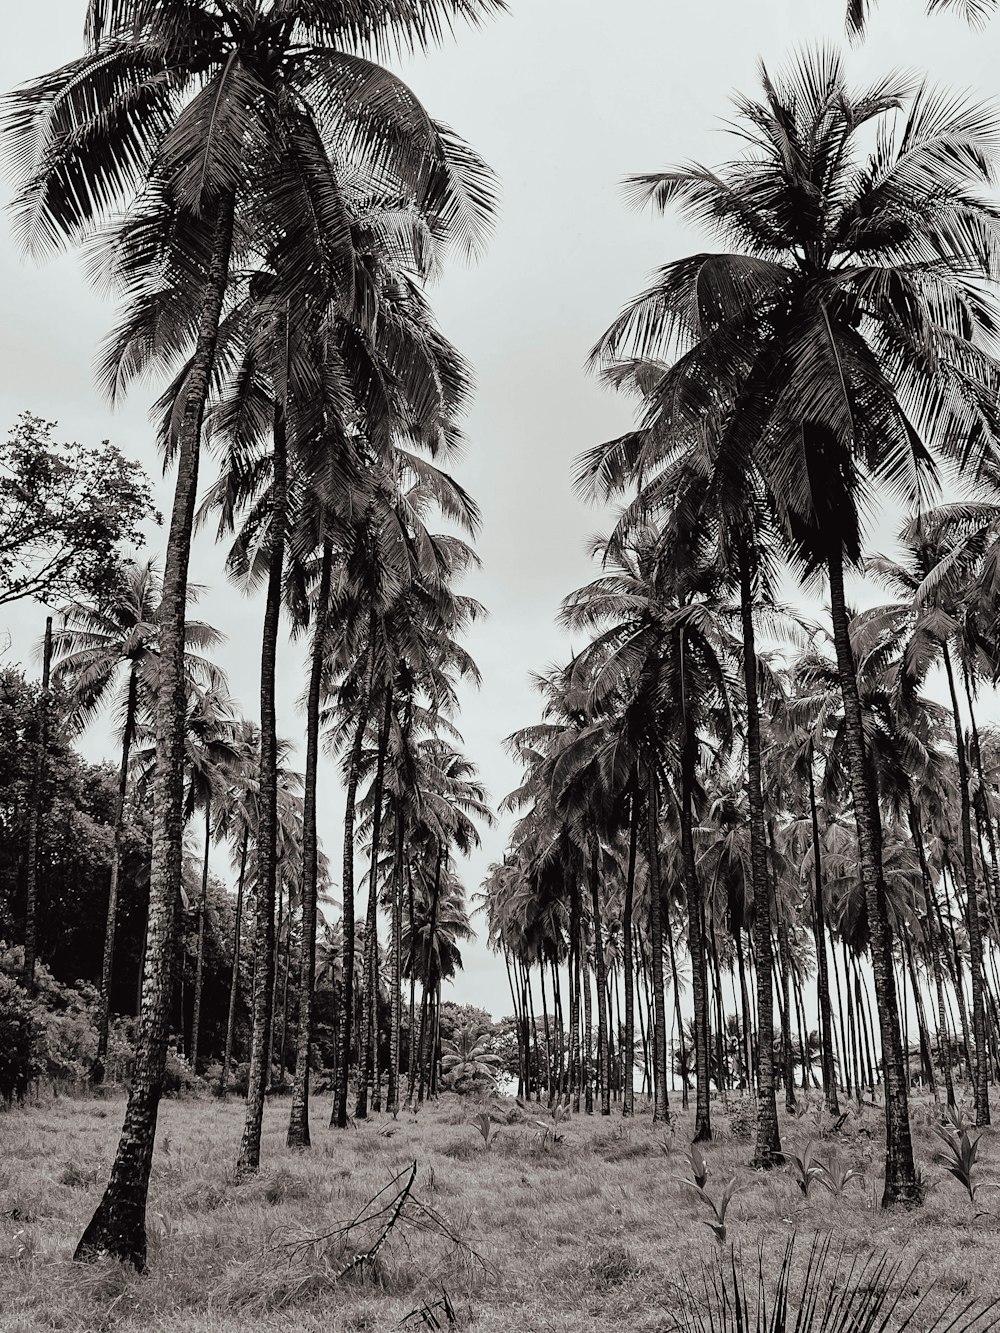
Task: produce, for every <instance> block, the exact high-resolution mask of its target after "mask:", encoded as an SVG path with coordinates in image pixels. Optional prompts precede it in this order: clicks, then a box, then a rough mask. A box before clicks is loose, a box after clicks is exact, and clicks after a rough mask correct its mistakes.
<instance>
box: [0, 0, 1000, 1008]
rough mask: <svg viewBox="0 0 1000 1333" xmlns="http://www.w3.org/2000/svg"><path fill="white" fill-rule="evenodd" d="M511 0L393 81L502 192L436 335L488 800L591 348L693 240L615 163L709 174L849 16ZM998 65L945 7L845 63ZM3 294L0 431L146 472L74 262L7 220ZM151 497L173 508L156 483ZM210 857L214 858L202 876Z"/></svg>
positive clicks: (473, 975) (233, 655) (335, 814)
mask: <svg viewBox="0 0 1000 1333" xmlns="http://www.w3.org/2000/svg"><path fill="white" fill-rule="evenodd" d="M509 4H510V13H509V14H508V16H507V17H505V18H500V19H497V20H496V21H495V22H493V23H491V24H490V25H489V26H488V27H487V28H485V29H483V30H481V31H460V32H459V34H458V40H457V41H456V42H454V43H452V44H451V45H449V46H448V47H447V48H446V49H443V50H442V51H440V52H436V53H434V54H433V55H431V56H428V57H420V58H418V59H414V60H412V61H410V62H409V63H408V64H407V65H406V67H405V70H404V72H405V75H406V77H407V79H408V80H409V82H410V83H411V85H412V86H413V88H414V89H415V90H416V92H417V93H418V94H419V95H420V96H421V98H422V99H423V101H424V103H425V105H426V106H427V108H428V109H429V110H430V112H431V113H432V114H433V115H435V116H437V117H439V118H441V119H443V120H445V121H447V122H448V123H449V124H451V125H453V126H454V127H455V128H456V129H457V130H458V131H459V132H460V133H461V134H462V135H464V136H465V137H466V138H467V139H469V140H470V141H471V142H472V143H473V144H474V145H475V146H476V147H477V149H478V150H479V151H480V153H482V155H483V156H484V157H485V158H486V159H487V161H489V162H490V164H491V165H492V166H493V168H494V169H495V170H496V171H497V173H498V174H499V176H500V178H501V180H502V183H503V207H502V216H501V220H500V224H499V227H498V230H497V235H496V238H495V241H494V242H493V244H492V246H491V248H490V252H489V255H488V257H487V258H486V259H485V260H484V261H483V262H482V263H480V264H479V265H478V266H477V267H475V268H472V269H463V268H453V269H452V270H451V271H449V273H448V274H447V275H446V276H445V278H444V279H443V281H442V282H441V283H440V284H439V286H438V288H437V289H436V292H435V294H434V304H435V308H436V310H437V312H438V315H439V319H440V323H441V325H442V327H443V329H444V330H445V332H446V333H447V334H448V335H449V337H450V338H452V339H453V340H454V341H455V342H456V343H457V344H458V346H459V347H460V348H461V349H462V351H463V352H464V353H465V354H466V355H467V356H468V357H469V358H470V359H471V361H472V363H473V365H474V366H475V369H476V375H477V382H478V393H477V398H476V402H475V406H474V408H473V409H472V411H471V413H470V416H469V418H468V422H467V433H468V436H469V440H470V447H469V450H468V453H467V456H466V458H465V459H464V460H463V461H462V463H461V464H460V465H459V467H458V468H457V469H456V471H457V475H458V477H459V479H460V481H461V482H462V483H463V485H465V486H466V487H467V488H468V489H469V490H470V491H471V492H472V494H473V495H474V496H476V497H477V499H478V500H479V502H480V505H481V507H482V510H483V514H484V520H485V522H484V530H483V533H482V536H481V538H480V540H479V543H478V549H479V553H480V555H481V557H482V560H483V570H482V572H481V573H480V574H479V575H477V576H476V577H475V578H474V580H472V582H471V584H470V587H469V591H470V592H471V593H473V594H474V595H475V596H477V597H478V598H479V599H480V600H481V601H482V602H484V603H485V605H486V606H487V608H488V609H489V612H490V617H489V619H488V620H487V621H486V622H484V623H483V624H481V625H479V626H477V627H476V628H475V630H474V632H473V633H472V634H471V636H470V639H469V647H470V649H471V651H472V653H473V655H474V656H475V658H476V660H477V662H478V663H479V666H480V668H481V670H482V674H483V688H482V690H481V692H480V693H479V694H478V695H470V696H468V697H467V699H466V702H465V706H464V710H463V714H462V718H461V720H460V726H461V729H462V731H463V733H464V736H465V741H466V748H467V751H468V753H469V754H470V755H471V756H472V757H473V758H474V760H475V761H476V762H477V763H478V765H479V767H480V770H481V773H482V776H483V778H484V780H485V781H486V783H487V784H488V786H489V788H490V790H491V792H492V794H493V796H494V798H495V799H496V800H497V801H499V799H500V798H501V797H502V796H503V795H504V794H505V793H506V792H507V791H508V790H509V789H510V788H511V787H512V786H514V785H515V784H516V781H517V772H516V770H515V769H514V767H513V766H512V765H511V763H510V762H509V761H508V759H507V758H506V756H505V755H504V753H503V749H502V740H503V738H504V737H505V736H506V735H508V734H509V733H510V732H511V731H513V730H514V729H515V728H517V727H519V726H522V725H525V724H526V723H528V722H531V721H533V720H534V719H535V717H536V716H537V712H538V703H537V697H536V696H535V695H534V693H533V692H532V689H531V685H530V681H529V673H530V672H531V671H532V670H536V669H541V668H544V667H545V666H547V665H548V664H550V663H552V662H555V661H558V660H562V659H563V658H565V656H566V654H567V644H566V642H565V641H564V640H563V639H562V638H561V636H560V635H559V634H558V633H557V632H556V630H555V629H554V625H553V618H554V613H555V611H556V608H557V606H558V603H559V601H560V599H561V597H562V596H563V595H564V594H565V593H567V592H568V591H570V590H571V589H572V588H574V587H577V586H579V585H580V584H581V583H582V582H584V581H586V579H587V578H588V577H589V576H590V571H589V569H588V565H587V561H586V557H585V554H584V544H585V541H586V538H587V536H588V535H589V534H590V533H591V532H592V531H593V530H594V527H595V523H596V521H597V520H596V518H595V515H594V514H593V513H591V512H589V511H587V510H586V509H585V508H584V507H583V506H581V505H580V504H579V503H578V502H577V501H576V500H575V499H574V497H573V495H572V492H571V488H570V482H569V476H570V463H571V460H572V459H573V457H574V456H575V455H576V454H577V453H578V452H580V451H581V450H582V449H584V448H586V447H588V446H590V445H592V444H594V443H596V442H598V441H600V440H602V439H606V438H610V437H611V436H613V435H614V434H616V433H618V432H620V431H622V430H623V429H626V428H627V427H628V426H629V424H630V420H629V416H628V412H627V408H626V406H625V404H624V403H623V402H619V401H616V400H615V399H614V398H613V397H612V396H611V395H609V394H608V393H606V392H605V391H603V390H601V389H599V388H598V387H597V386H596V385H595V384H594V383H593V382H592V381H590V380H589V379H588V378H587V376H586V375H585V374H584V370H583V365H584V360H585V358H586V354H587V351H588V349H589V347H590V346H591V345H592V343H593V342H594V340H595V339H596V338H597V336H598V335H599V334H600V333H601V332H602V331H603V329H604V328H605V327H606V326H607V324H608V323H609V322H610V320H611V319H612V318H613V316H614V315H615V313H616V311H617V309H618V308H619V306H620V305H621V304H622V303H623V302H624V300H625V299H626V298H627V297H628V296H629V295H630V294H632V293H634V292H635V291H637V290H638V289H639V288H640V287H641V286H642V285H643V283H644V281H645V279H646V277H647V275H648V274H649V272H650V270H651V269H653V268H654V267H655V266H656V265H658V264H661V263H664V262H666V261H667V260H669V259H671V258H674V257H676V256H678V255H682V254H685V253H688V252H690V251H693V250H696V249H699V248H703V245H704V239H703V238H699V237H698V236H697V235H695V234H694V233H693V232H691V231H690V230H688V229H686V228H684V227H683V226H681V225H679V224H677V223H676V222H675V221H673V220H672V219H669V218H668V219H662V218H651V217H646V216H638V215H636V214H634V213H631V212H629V211H627V210H626V209H625V208H624V206H623V204H622V201H621V196H620V191H619V188H618V184H619V182H620V180H621V178H622V177H623V176H624V175H626V174H627V173H629V172H633V171H646V170H655V169H657V168H661V167H665V166H668V165H670V164H674V163H678V162H684V161H687V160H690V159H692V158H694V159H699V160H701V161H705V162H708V163H715V162H718V161H721V160H724V159H725V158H726V157H728V156H729V155H730V153H731V151H732V144H731V141H730V142H727V136H726V133H725V127H724V125H723V121H724V120H725V119H726V117H727V116H728V114H729V106H728V98H729V95H730V93H731V92H732V91H733V90H734V89H739V90H741V91H744V92H752V91H754V90H755V88H756V85H757V62H758V60H759V59H761V58H762V59H763V60H764V61H765V62H766V63H767V64H768V65H769V66H771V67H776V66H778V65H780V64H781V63H782V62H783V60H784V59H785V57H786V56H787V55H788V54H789V53H790V51H791V50H792V49H793V48H794V47H795V46H797V45H799V44H801V43H804V42H810V41H816V40H817V39H828V40H832V41H834V42H836V43H838V44H840V45H845V46H846V43H844V42H843V0H701V2H700V3H696V4H687V3H667V2H666V0H615V2H614V3H607V0H604V2H603V3H598V2H597V0H509ZM83 8H84V6H83V3H82V0H34V3H32V4H31V5H23V4H13V3H11V2H10V0H8V2H7V4H5V6H4V9H5V13H4V18H3V32H4V37H3V42H2V43H0V89H9V88H11V87H13V86H14V85H15V84H17V83H19V82H22V81H23V80H25V79H28V78H30V77H32V76H34V75H37V74H40V73H42V72H44V71H47V70H50V69H52V68H54V67H56V66H58V65H60V64H62V63H64V62H65V61H67V60H70V59H72V58H74V56H76V55H77V54H79V52H80V50H81V29H82V23H83ZM998 53H1000V19H998V20H995V21H994V23H993V25H992V27H990V28H988V29H987V30H986V31H985V33H982V32H980V33H977V32H972V31H970V30H969V29H968V28H966V27H965V26H964V25H963V24H962V23H961V21H960V20H959V19H958V18H957V17H956V16H955V15H947V14H945V15H942V14H938V15H935V16H933V17H927V16H925V15H924V13H923V3H922V0H883V3H882V4H881V6H880V9H879V11H878V12H877V14H876V16H875V18H874V21H873V23H872V26H871V31H870V35H869V37H868V40H867V41H866V43H865V46H864V47H863V48H861V49H860V50H854V51H851V52H850V54H849V57H848V58H849V68H850V69H851V71H852V73H854V74H855V75H856V76H857V79H858V81H859V82H863V81H866V80H867V79H869V78H872V77H874V76H879V75H881V74H883V73H885V72H886V71H887V70H889V69H892V68H899V67H903V68H906V69H910V70H914V71H917V72H919V73H921V74H923V73H927V74H928V75H929V77H930V78H931V80H932V81H933V82H943V83H946V84H947V85H949V86H950V87H954V88H967V89H970V90H972V91H973V92H974V93H975V94H976V95H978V96H980V97H989V96H991V95H992V94H993V93H994V91H995V90H997V87H998V76H997V74H996V69H997V56H998ZM5 188H6V187H5ZM0 281H2V291H3V296H4V303H3V311H4V322H3V328H2V333H0V338H2V344H3V356H2V361H0V429H6V428H7V427H8V426H9V425H10V424H11V423H12V422H13V421H14V419H15V418H16V416H17V415H18V413H19V412H21V411H23V410H25V409H28V410H30V411H32V412H34V413H36V414H37V415H39V416H43V417H45V418H47V419H50V420H53V421H58V422H59V426H60V432H59V433H60V435H62V436H65V437H71V438H75V439H78V440H80V441H81V442H82V443H86V444H96V443H98V442H99V441H100V440H102V439H105V438H108V437H110V438H111V439H113V440H114V441H115V442H116V443H118V444H119V445H120V446H121V447H122V449H123V450H124V451H125V452H126V453H128V454H130V455H132V456H133V457H135V458H136V459H137V460H139V461H141V462H142V463H143V465H144V466H145V467H146V468H147V469H149V471H150V472H151V473H153V474H154V476H156V477H157V478H159V467H158V464H157V460H156V454H155V449H154V445H153V440H152V431H151V429H150V426H149V423H148V420H147V408H148V405H149V403H150V402H151V401H152V398H153V396H154V393H153V391H152V390H150V389H147V388H144V387H143V386H139V387H137V388H136V389H135V390H134V391H133V393H132V395H131V398H130V399H129V401H128V402H127V403H126V404H124V405H123V406H121V407H120V408H118V409H117V410H116V411H114V412H112V411H111V410H110V408H109V407H108V405H107V403H106V402H105V401H104V400H102V398H101V397H100V395H99V393H98V391H97V390H96V388H95V386H94V383H93V378H92V373H91V366H92V358H93V354H94V350H95V347H96V345H97V343H98V342H99V341H100V339H101V337H102V336H103V334H104V333H105V332H106V331H107V329H108V327H109V325H110V323H111V317H112V312H111V310H110V309H109V308H108V307H107V306H106V305H104V304H102V302H101V301H100V300H99V299H98V298H97V297H96V296H95V295H94V294H93V292H92V291H91V290H90V289H89V288H88V287H87V285H86V283H85V282H84V280H83V277H82V276H81V273H80V268H79V265H78V262H77V260H76V258H75V257H73V256H68V257H60V258H58V259H56V260H54V261H49V262H48V263H46V264H45V265H44V266H43V267H37V266H35V265H34V264H31V263H28V262H25V261H23V260H22V259H21V258H20V256H19V255H18V254H17V253H16V251H15V249H14V247H13V244H12V242H11V238H10V234H9V228H8V227H7V225H6V222H2V223H0ZM158 486H159V487H160V496H161V504H162V506H163V507H164V508H167V507H168V505H167V498H168V496H169V493H170V487H169V486H167V485H164V484H163V483H162V482H160V481H159V480H158ZM157 540H159V541H160V542H161V543H162V541H163V540H165V535H164V534H163V533H160V534H159V535H158V538H157ZM220 566H221V558H220V555H219V554H218V553H217V552H215V551H214V550H213V549H212V548H211V546H210V545H209V544H208V543H207V542H205V541H202V542H201V543H200V544H199V547H198V550H197V554H196V560H195V564H194V567H193V571H192V573H193V577H194V578H195V579H196V580H197V581H199V582H202V583H206V584H209V585H210V591H209V593H208V595H207V596H206V597H205V598H204V599H203V601H202V603H201V605H200V607H199V611H198V614H199V615H200V616H202V617H204V618H206V619H208V620H210V621H212V623H214V624H215V625H216V626H218V627H219V628H220V629H221V630H223V631H224V632H225V633H226V634H227V636H228V641H227V644H226V645H225V647H224V648H223V649H222V650H221V651H220V653H219V657H220V660H221V662H222V664H223V666H224V667H225V668H226V670H227V671H228V673H229V678H230V684H231V689H232V692H233V694H234V696H235V698H236V699H237V700H238V702H239V704H240V706H241V708H242V710H243V711H244V712H245V713H246V714H247V715H248V716H250V717H255V716H257V691H258V666H257V653H258V641H259V632H260V621H261V607H260V605H259V604H257V603H255V602H253V601H250V600H246V599H243V598H242V597H241V596H240V595H238V594H237V593H234V591H233V590H232V588H230V587H227V586H226V585H225V582H224V579H223V577H222V575H221V571H220ZM41 616H42V613H41V612H40V611H39V610H38V608H27V607H25V608H18V609H13V610H11V609H8V608H5V609H3V610H0V629H3V628H4V627H6V629H7V630H9V632H10V635H11V647H10V650H9V653H8V657H9V658H12V659H14V660H21V661H24V662H31V661H32V660H33V653H34V647H33V645H34V643H35V641H36V640H37V638H38V637H39V634H40V629H41ZM302 680H303V651H302V648H301V647H300V646H299V645H290V646H289V647H288V648H286V649H285V651H284V653H283V656H282V659H281V661H280V663H279V685H278V700H279V703H278V707H279V730H280V732H281V733H282V734H283V735H286V736H288V737H290V738H293V739H295V740H299V739H300V738H301V736H302V727H303V724H302V719H301V714H300V713H299V711H298V710H297V706H296V700H297V699H298V696H299V694H300V693H301V690H302ZM85 748H86V751H87V753H88V755H89V756H91V757H95V758H97V757H104V756H108V755H110V754H111V753H112V747H111V745H110V742H109V740H108V738H107V735H106V734H105V733H104V731H103V730H101V729H100V728H98V729H95V731H94V732H93V734H91V735H90V736H88V737H87V739H86V742H85ZM325 777H326V778H327V781H326V784H325V790H323V791H322V792H321V794H320V803H321V816H320V828H321V832H322V833H323V835H324V842H325V847H326V850H327V852H328V853H329V854H331V857H332V858H334V859H335V860H339V858H338V857H337V844H338V841H339V839H340V837H341V836H342V835H341V832H340V830H341V827H342V818H343V802H342V798H341V796H340V794H339V792H338V791H337V790H336V789H335V787H334V786H333V783H332V774H331V772H330V771H329V770H328V771H327V773H326V774H325ZM505 838H506V829H505V827H504V826H503V825H501V826H499V827H498V828H497V829H495V830H493V831H485V832H484V839H483V851H482V854H481V855H479V856H477V857H475V858H473V859H472V860H471V861H470V862H469V864H468V867H467V871H466V883H467V886H468V889H469V892H470V895H471V894H472V893H473V892H475V890H476V889H477V888H478V885H479V882H480V880H481V878H482V874H483V872H484V870H485V867H486V865H487V864H488V863H489V862H490V861H491V860H494V859H497V858H498V857H499V856H500V855H501V853H502V850H503V846H504V842H505ZM223 862H224V858H223V856H222V855H221V854H220V856H219V867H218V868H219V870H220V872H221V871H223V869H224V864H223ZM454 997H455V998H457V999H460V1000H463V1001H469V1002H475V1003H478V1004H482V1005H483V1006H484V1007H486V1008H488V1009H490V1010H492V1011H493V1012H494V1013H495V1014H497V1015H499V1014H501V1013H505V1012H508V1011H509V1010H510V1001H509V994H508V990H507V982H506V977H505V974H504V969H503V966H502V963H500V964H498V961H497V960H496V959H494V958H492V957H491V956H490V955H489V953H488V951H487V950H486V948H485V946H484V945H481V944H476V945H474V946H472V947H470V948H468V949H467V951H466V970H465V973H464V975H463V976H462V977H461V978H460V980H459V982H458V984H457V985H456V987H455V988H454Z"/></svg>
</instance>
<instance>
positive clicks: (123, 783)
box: [90, 662, 139, 1084]
mask: <svg viewBox="0 0 1000 1333" xmlns="http://www.w3.org/2000/svg"><path fill="white" fill-rule="evenodd" d="M138 704H139V673H138V671H137V669H136V665H135V662H133V663H132V666H131V669H130V671H129V677H128V692H127V694H126V696H125V726H124V728H123V732H122V758H121V764H120V766H119V768H118V795H117V797H116V799H115V831H114V846H113V849H112V853H111V879H110V882H109V884H108V911H107V916H106V917H105V920H104V953H103V955H102V958H101V994H100V998H99V1000H98V1003H97V1054H96V1055H95V1057H94V1065H93V1068H92V1069H91V1071H90V1078H91V1082H92V1083H95V1084H100V1083H103V1082H104V1074H105V1061H106V1060H107V1058H108V1023H109V1021H110V1017H111V976H112V972H113V969H114V961H115V931H116V927H117V924H118V879H119V876H120V874H121V863H122V856H123V855H124V850H125V803H126V800H127V798H128V764H129V757H130V755H131V753H132V738H133V736H134V735H135V715H136V711H137V708H138Z"/></svg>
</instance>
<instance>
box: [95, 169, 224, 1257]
mask: <svg viewBox="0 0 1000 1333" xmlns="http://www.w3.org/2000/svg"><path fill="white" fill-rule="evenodd" d="M234 203H235V200H234V196H233V195H232V194H226V195H223V196H221V197H220V198H219V199H217V200H216V201H215V202H214V205H211V206H210V207H211V208H212V212H213V213H214V219H213V221H214V226H215V237H214V242H213V246H212V256H211V259H210V261H209V265H208V272H207V275H206V283H205V293H204V300H203V302H202V306H201V311H200V313H199V316H198V335H197V342H196V345H195V350H194V355H193V357H192V359H191V362H190V365H189V366H188V371H187V376H186V378H185V382H184V388H183V390H182V392H183V394H184V408H183V413H182V416H181V422H180V426H179V430H178V434H177V445H178V449H177V481H176V485H175V488H174V500H173V507H172V510H171V515H170V535H169V538H168V540H167V555H166V562H165V567H164V574H163V592H162V596H161V599H160V610H159V646H160V668H161V675H160V690H159V693H158V695H157V702H156V771H155V774H154V777H153V802H152V805H153V839H152V860H151V868H150V886H149V912H148V918H147V924H146V953H145V964H144V968H143V982H142V1005H141V1009H140V1014H139V1031H138V1034H137V1039H136V1056H135V1065H134V1068H133V1072H132V1085H131V1088H130V1090H129V1099H128V1106H127V1107H126V1110H125V1123H124V1125H123V1126H122V1134H121V1139H120V1140H119V1143H118V1151H117V1153H116V1155H115V1160H114V1164H113V1165H112V1167H111V1177H110V1179H109V1181H108V1185H107V1189H106V1190H105V1192H104V1196H103V1198H102V1199H101V1202H100V1203H99V1204H98V1207H97V1211H96V1212H95V1213H94V1216H93V1217H92V1218H91V1220H90V1223H89V1224H88V1226H87V1229H86V1230H85V1231H84V1233H83V1236H82V1237H81V1238H80V1243H79V1244H78V1245H77V1247H76V1254H75V1255H74V1257H75V1258H77V1259H92V1258H94V1257H96V1256H97V1255H99V1254H101V1253H106V1254H109V1255H111V1256H112V1257H113V1258H116V1259H120V1260H122V1261H124V1262H126V1263H131V1264H133V1265H134V1266H135V1267H136V1268H139V1269H142V1268H144V1267H145V1263H146V1194H147V1190H148V1188H149V1171H150V1166H151V1164H152V1160H153V1141H154V1138H155V1135H156V1116H157V1110H158V1108H159V1104H160V1093H161V1091H162V1087H163V1069H164V1064H165V1062H166V1056H167V1029H168V1022H169V1016H170V1001H171V992H172V990H173V985H172V982H173V975H172V974H173V959H174V944H175V939H176V934H177V904H178V901H179V899H180V883H181V856H182V846H183V838H184V809H183V796H184V790H183V774H184V723H185V713H186V708H185V703H186V700H185V679H184V613H185V606H186V603H187V577H188V561H189V558H190V553H191V532H192V528H193V525H194V509H195V500H196V497H197V492H198V453H199V445H200V442H201V427H202V421H203V419H204V415H205V402H206V400H207V398H208V392H209V386H210V382H211V375H212V367H213V365H214V362H215V346H216V342H217V339H218V331H219V318H220V315H221V312H222V302H223V298H224V296H225V291H226V281H227V278H228V275H229V259H230V254H231V251H232V241H233V211H234Z"/></svg>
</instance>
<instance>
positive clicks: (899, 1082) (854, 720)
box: [827, 547, 920, 1207]
mask: <svg viewBox="0 0 1000 1333" xmlns="http://www.w3.org/2000/svg"><path fill="white" fill-rule="evenodd" d="M827 563H828V573H829V578H830V605H831V611H832V616H833V637H834V643H835V646H836V650H837V671H838V675H839V677H840V688H841V693H842V695H843V701H844V732H845V740H846V742H847V759H848V777H849V781H850V787H851V794H852V796H853V798H854V815H855V820H856V822H857V830H858V864H859V869H860V872H861V883H862V886H863V887H864V891H865V899H866V901H867V904H868V923H869V929H870V932H871V960H872V973H873V975H874V977H875V995H876V1000H877V1005H878V1016H879V1028H880V1032H881V1038H882V1065H883V1071H884V1078H885V1126H886V1155H885V1187H884V1190H883V1193H882V1205H883V1207H888V1206H890V1205H891V1204H894V1203H904V1204H917V1203H919V1202H920V1189H919V1186H918V1183H917V1178H916V1173H915V1170H914V1163H913V1144H912V1142H911V1139H910V1115H909V1104H908V1102H909V1099H908V1090H907V1087H906V1076H905V1073H904V1070H903V1052H902V1046H901V1043H900V1036H899V1009H898V1005H897V1002H896V984H895V979H894V976H893V970H892V934H891V927H890V924H889V910H888V905H887V900H886V891H885V878H884V875H883V870H882V826H881V819H880V815H879V809H878V794H877V786H876V780H875V777H874V774H873V772H872V769H871V764H870V762H869V759H868V755H867V753H866V749H865V736H864V724H863V721H862V715H861V699H860V696H859V694H858V680H857V673H856V670H855V665H854V653H853V650H852V648H851V640H850V635H849V632H848V620H847V602H846V598H845V596H844V566H843V555H842V552H841V550H840V549H839V547H838V548H837V549H835V550H833V551H831V553H830V556H829V559H828V562H827Z"/></svg>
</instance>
